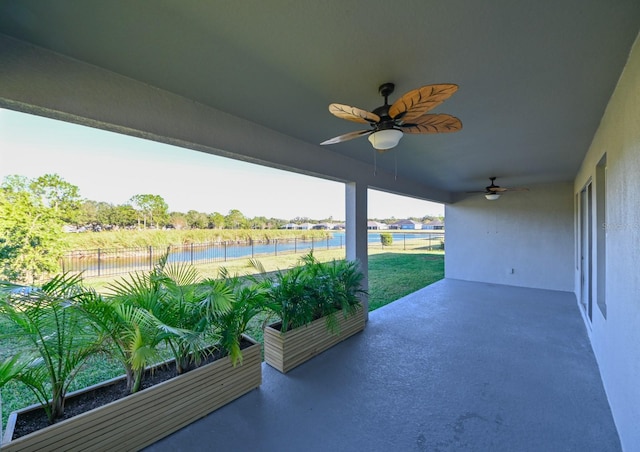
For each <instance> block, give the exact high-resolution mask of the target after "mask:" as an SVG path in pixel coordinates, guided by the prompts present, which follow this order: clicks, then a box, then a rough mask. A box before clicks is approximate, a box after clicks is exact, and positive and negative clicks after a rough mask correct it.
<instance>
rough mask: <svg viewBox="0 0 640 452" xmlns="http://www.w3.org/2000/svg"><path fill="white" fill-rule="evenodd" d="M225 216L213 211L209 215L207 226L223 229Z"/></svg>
mask: <svg viewBox="0 0 640 452" xmlns="http://www.w3.org/2000/svg"><path fill="white" fill-rule="evenodd" d="M224 222H225V218H224V215H222V214H221V213H220V212H213V213H212V214H211V215H209V228H211V229H223V228H224V226H225V223H224Z"/></svg>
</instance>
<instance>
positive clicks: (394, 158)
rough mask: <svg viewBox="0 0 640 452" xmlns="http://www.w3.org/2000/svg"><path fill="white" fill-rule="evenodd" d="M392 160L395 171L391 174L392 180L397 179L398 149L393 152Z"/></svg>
mask: <svg viewBox="0 0 640 452" xmlns="http://www.w3.org/2000/svg"><path fill="white" fill-rule="evenodd" d="M393 160H394V163H395V173H394V175H393V180H398V151H396V152H394V153H393Z"/></svg>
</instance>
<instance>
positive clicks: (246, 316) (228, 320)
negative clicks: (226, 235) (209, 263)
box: [203, 267, 266, 366]
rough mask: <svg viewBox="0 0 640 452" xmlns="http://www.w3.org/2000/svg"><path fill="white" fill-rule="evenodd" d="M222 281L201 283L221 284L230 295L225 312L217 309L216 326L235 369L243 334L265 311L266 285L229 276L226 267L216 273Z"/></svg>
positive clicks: (252, 279) (240, 356)
mask: <svg viewBox="0 0 640 452" xmlns="http://www.w3.org/2000/svg"><path fill="white" fill-rule="evenodd" d="M219 275H220V278H221V280H218V281H216V280H208V281H206V282H205V283H204V284H203V287H207V286H208V285H210V284H217V283H219V282H220V281H223V282H224V284H225V286H226V287H228V288H229V289H230V290H231V291H232V292H233V295H234V296H233V301H232V303H231V305H230V307H229V309H228V310H224V311H223V310H219V311H218V315H216V316H215V323H216V326H217V328H218V332H219V334H220V341H219V344H220V347H221V348H222V350H223V351H224V352H226V353H228V355H229V357H230V358H231V362H232V363H233V365H234V366H235V365H236V364H238V363H242V351H241V342H242V335H243V334H244V333H245V331H246V330H247V327H248V325H249V322H250V321H251V319H253V318H254V317H255V316H256V315H258V314H260V313H261V312H263V310H264V305H265V295H266V286H265V285H264V284H262V283H261V282H259V281H258V280H256V279H255V278H253V277H250V276H246V277H240V276H238V275H237V274H235V275H231V274H230V273H229V272H228V270H227V269H226V268H224V267H223V268H221V269H220V271H219Z"/></svg>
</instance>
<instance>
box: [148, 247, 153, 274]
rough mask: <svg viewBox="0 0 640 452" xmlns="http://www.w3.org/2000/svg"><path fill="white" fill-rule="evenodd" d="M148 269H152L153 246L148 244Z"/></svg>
mask: <svg viewBox="0 0 640 452" xmlns="http://www.w3.org/2000/svg"><path fill="white" fill-rule="evenodd" d="M149 270H153V247H152V246H151V245H149Z"/></svg>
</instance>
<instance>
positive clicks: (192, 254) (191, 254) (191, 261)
mask: <svg viewBox="0 0 640 452" xmlns="http://www.w3.org/2000/svg"><path fill="white" fill-rule="evenodd" d="M191 265H193V242H191Z"/></svg>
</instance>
